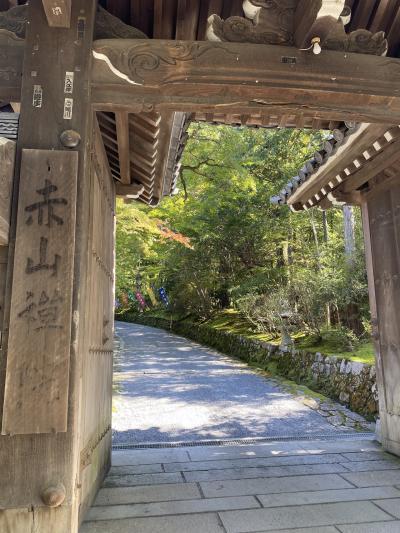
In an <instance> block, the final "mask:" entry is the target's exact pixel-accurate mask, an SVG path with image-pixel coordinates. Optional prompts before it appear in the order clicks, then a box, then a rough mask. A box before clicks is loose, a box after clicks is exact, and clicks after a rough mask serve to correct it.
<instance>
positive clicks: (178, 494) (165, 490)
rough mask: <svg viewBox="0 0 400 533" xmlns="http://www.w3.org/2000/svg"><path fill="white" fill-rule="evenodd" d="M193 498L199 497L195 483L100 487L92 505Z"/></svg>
mask: <svg viewBox="0 0 400 533" xmlns="http://www.w3.org/2000/svg"><path fill="white" fill-rule="evenodd" d="M194 498H201V494H200V491H199V489H198V486H197V485H196V484H195V483H179V484H174V485H150V486H142V487H119V488H113V489H101V490H100V491H99V494H98V495H97V498H96V500H95V503H94V505H118V504H120V505H121V504H129V503H147V502H162V501H169V500H192V499H194Z"/></svg>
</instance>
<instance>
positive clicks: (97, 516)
mask: <svg viewBox="0 0 400 533" xmlns="http://www.w3.org/2000/svg"><path fill="white" fill-rule="evenodd" d="M252 508H254V509H255V508H260V504H259V502H258V501H257V500H256V498H255V497H254V496H237V497H233V498H210V499H201V500H200V499H199V500H186V501H175V502H160V503H147V504H136V505H109V506H105V507H93V508H92V509H91V510H90V511H89V514H88V516H87V518H86V519H87V520H117V519H121V518H134V517H143V516H167V515H174V514H176V515H178V514H194V513H204V512H213V511H229V510H237V509H252Z"/></svg>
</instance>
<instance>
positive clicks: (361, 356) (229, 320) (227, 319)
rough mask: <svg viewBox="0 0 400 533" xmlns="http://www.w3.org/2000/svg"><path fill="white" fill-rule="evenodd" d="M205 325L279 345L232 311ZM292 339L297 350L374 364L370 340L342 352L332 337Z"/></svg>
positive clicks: (296, 336)
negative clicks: (318, 340)
mask: <svg viewBox="0 0 400 533" xmlns="http://www.w3.org/2000/svg"><path fill="white" fill-rule="evenodd" d="M207 325H209V326H211V327H213V328H215V329H218V330H221V331H227V332H230V333H235V334H236V335H243V336H244V337H248V338H250V339H257V340H260V341H265V342H270V343H271V344H279V343H280V338H277V337H273V336H272V335H270V334H269V335H268V334H266V333H260V332H257V331H256V330H255V328H253V327H252V325H251V324H249V322H248V321H247V320H246V319H245V318H244V317H242V316H241V315H240V314H239V313H238V312H237V311H235V310H234V309H227V310H224V311H221V312H220V313H218V314H216V315H215V316H214V317H213V318H212V319H210V320H208V321H207ZM293 339H294V341H295V344H296V347H297V348H298V349H299V350H307V351H308V352H312V353H316V352H320V353H322V354H324V355H335V356H337V357H343V358H345V359H350V360H352V361H358V362H361V363H367V364H374V363H375V352H374V347H373V344H372V341H370V340H367V341H364V342H361V343H360V344H359V345H358V346H357V347H356V348H355V349H354V350H353V351H344V350H343V349H341V348H340V347H339V346H338V343H337V342H335V337H334V335H332V336H331V338H330V339H329V341H328V340H324V339H323V340H322V342H316V341H315V337H314V336H313V335H308V334H307V333H305V332H302V331H300V332H298V333H296V334H294V335H293Z"/></svg>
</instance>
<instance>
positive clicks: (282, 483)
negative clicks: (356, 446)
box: [200, 474, 352, 498]
mask: <svg viewBox="0 0 400 533" xmlns="http://www.w3.org/2000/svg"><path fill="white" fill-rule="evenodd" d="M200 486H201V489H202V491H203V493H204V495H205V497H206V498H217V497H219V496H246V495H252V494H273V493H280V492H300V491H304V490H328V489H346V488H352V485H351V484H350V483H348V482H347V481H345V480H344V479H343V478H342V477H340V476H339V475H338V474H326V475H315V476H288V477H281V478H267V479H263V478H259V479H240V480H229V481H208V482H203V483H200Z"/></svg>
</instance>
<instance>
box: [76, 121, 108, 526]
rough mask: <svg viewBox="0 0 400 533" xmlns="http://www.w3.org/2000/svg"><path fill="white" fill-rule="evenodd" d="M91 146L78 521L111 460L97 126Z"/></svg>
mask: <svg viewBox="0 0 400 533" xmlns="http://www.w3.org/2000/svg"><path fill="white" fill-rule="evenodd" d="M92 146H93V149H92V154H91V156H92V165H91V170H90V194H89V197H88V206H87V208H88V211H89V220H90V228H89V239H88V247H87V265H88V268H87V272H86V281H85V283H84V287H83V291H84V306H83V309H82V312H83V313H84V318H83V320H84V331H83V332H82V335H83V339H82V341H83V346H82V392H81V394H82V399H81V417H80V424H79V425H80V430H79V438H80V445H79V446H80V450H81V451H80V460H79V477H80V481H79V486H80V487H81V488H80V490H81V497H80V499H81V508H80V516H81V518H83V516H84V512H85V510H86V509H87V506H88V505H90V503H91V500H92V497H93V496H94V495H95V493H96V492H97V489H98V488H99V484H100V483H101V482H102V480H103V477H102V476H103V475H104V472H105V471H106V470H107V469H108V467H109V466H110V461H111V456H110V452H111V399H112V356H113V332H114V234H115V232H114V218H115V185H114V182H113V179H112V176H111V173H110V170H109V167H108V161H107V157H106V154H105V151H104V145H103V142H102V139H101V135H100V131H99V128H98V125H97V123H95V125H94V131H93V143H92Z"/></svg>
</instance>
